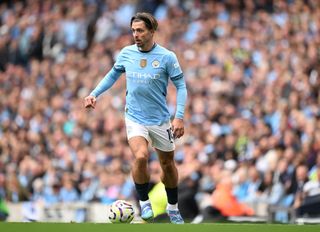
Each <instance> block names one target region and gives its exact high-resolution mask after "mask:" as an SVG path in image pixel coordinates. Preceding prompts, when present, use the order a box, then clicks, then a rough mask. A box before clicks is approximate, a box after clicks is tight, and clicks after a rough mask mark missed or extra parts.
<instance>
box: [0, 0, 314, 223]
mask: <svg viewBox="0 0 320 232" xmlns="http://www.w3.org/2000/svg"><path fill="white" fill-rule="evenodd" d="M137 11H148V12H151V13H153V14H154V15H155V16H156V18H157V19H158V20H159V31H158V33H157V35H156V41H157V42H158V43H159V44H161V45H163V46H165V47H168V48H169V49H171V50H174V51H175V53H176V54H177V56H178V58H179V61H180V63H181V66H182V69H183V71H184V75H185V79H186V82H187V88H188V104H187V109H186V117H185V125H186V128H185V129H186V133H185V135H184V137H183V138H181V139H180V140H177V141H176V142H177V149H176V157H175V158H176V161H177V164H178V169H179V174H180V182H179V183H180V184H179V191H180V193H179V194H180V195H179V196H180V199H179V208H180V209H181V213H182V215H183V216H184V217H185V218H186V219H190V220H192V219H193V218H195V217H196V216H197V215H199V214H201V215H202V216H203V217H204V219H205V220H210V219H217V218H221V217H228V216H243V215H266V212H267V209H268V207H269V206H271V205H279V206H284V207H294V208H295V209H296V210H297V213H298V215H306V214H308V215H314V214H319V209H320V207H309V204H310V202H312V203H311V204H313V206H314V205H315V204H320V199H319V196H320V108H319V106H320V77H319V71H320V65H319V61H320V2H319V1H317V0H305V1H298V0H296V1H295V0H283V1H272V0H264V1H255V0H246V1H233V0H220V1H204V0H194V1H191V0H185V1H183V0H180V1H179V0H174V1H169V0H167V1H166V0H147V1H142V0H127V1H126V0H105V1H103V0H82V1H80V0H77V1H75V0H66V1H55V0H42V1H40V0H24V1H1V3H0V96H1V97H0V199H5V200H6V201H9V202H24V201H31V202H37V201H41V202H44V203H45V204H48V205H49V204H52V203H56V202H78V201H81V202H93V201H96V202H101V203H104V204H109V203H111V202H113V201H114V200H116V199H128V200H134V199H135V196H134V191H133V190H134V185H133V182H132V180H131V176H130V162H131V161H132V160H133V157H132V154H131V151H130V149H129V147H128V145H127V140H126V133H125V127H124V121H123V111H124V105H125V102H124V100H125V78H124V77H122V78H121V79H120V80H119V81H118V82H117V83H116V84H115V86H113V87H112V89H111V90H110V91H108V92H107V93H106V94H104V95H103V96H102V97H100V99H99V100H98V104H97V107H96V109H94V110H86V109H85V108H84V106H83V98H84V97H85V96H87V95H88V94H89V93H90V91H91V90H92V89H93V88H94V87H95V86H96V84H97V83H98V81H99V80H100V79H101V78H102V77H103V76H104V75H105V74H106V72H107V71H108V70H109V69H110V68H111V67H112V64H113V61H114V59H115V57H116V56H117V53H118V52H119V50H120V49H121V48H122V47H124V46H126V45H129V44H131V43H132V42H133V41H132V38H131V37H132V35H131V31H130V27H129V23H130V18H131V16H132V15H133V14H134V13H135V12H137ZM169 92H170V94H169V95H168V105H169V107H170V110H171V113H172V115H174V111H175V93H174V88H173V87H172V85H171V86H170V91H169ZM150 152H151V157H150V167H152V168H153V169H154V171H155V172H156V173H159V172H158V171H159V170H157V166H156V165H153V162H154V161H155V160H156V159H157V157H156V154H155V153H154V152H153V151H152V149H150ZM155 179H157V178H155ZM157 180H158V179H157ZM315 208H317V210H315ZM9 213H14V212H9ZM276 214H277V215H276V216H275V217H276V219H277V220H278V221H282V222H287V221H288V217H287V216H288V215H286V214H283V213H282V212H276ZM2 215H4V216H3V218H5V214H4V213H2V214H1V207H0V218H1V216H2ZM79 220H85V217H82V219H79Z"/></svg>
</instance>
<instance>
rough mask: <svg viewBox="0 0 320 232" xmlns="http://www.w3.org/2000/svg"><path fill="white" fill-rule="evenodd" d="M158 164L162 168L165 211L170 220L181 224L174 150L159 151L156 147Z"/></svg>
mask: <svg viewBox="0 0 320 232" xmlns="http://www.w3.org/2000/svg"><path fill="white" fill-rule="evenodd" d="M156 151H157V153H158V156H159V161H160V166H161V168H162V177H161V180H162V182H163V184H164V185H165V189H166V193H167V198H168V205H167V213H168V215H169V217H170V221H171V222H172V223H175V224H183V223H184V221H183V219H182V217H181V215H180V212H179V209H178V170H177V167H176V165H175V162H174V158H173V157H174V151H169V152H165V151H161V150H159V149H156Z"/></svg>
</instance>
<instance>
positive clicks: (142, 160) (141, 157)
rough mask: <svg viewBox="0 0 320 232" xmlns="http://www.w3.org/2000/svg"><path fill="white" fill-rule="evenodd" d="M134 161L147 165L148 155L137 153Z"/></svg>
mask: <svg viewBox="0 0 320 232" xmlns="http://www.w3.org/2000/svg"><path fill="white" fill-rule="evenodd" d="M135 162H136V163H137V164H138V165H147V163H148V157H147V155H144V154H141V155H137V156H136V160H135Z"/></svg>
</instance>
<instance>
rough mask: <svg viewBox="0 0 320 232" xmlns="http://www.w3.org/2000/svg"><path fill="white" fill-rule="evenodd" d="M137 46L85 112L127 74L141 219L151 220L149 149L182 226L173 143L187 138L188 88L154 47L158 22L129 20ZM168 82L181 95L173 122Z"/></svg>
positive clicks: (146, 17)
mask: <svg viewBox="0 0 320 232" xmlns="http://www.w3.org/2000/svg"><path fill="white" fill-rule="evenodd" d="M130 25H131V30H132V34H133V38H134V41H135V44H134V45H130V46H126V47H124V48H123V49H122V50H121V52H120V53H119V55H118V57H117V59H116V62H115V64H114V66H113V68H112V69H111V70H110V71H109V72H108V73H107V74H106V76H105V77H104V78H103V79H102V80H101V81H100V83H99V84H98V85H97V87H96V88H95V89H94V90H93V91H92V92H91V93H90V95H89V96H87V97H86V98H85V100H84V101H85V107H86V108H94V107H95V105H96V98H97V97H98V96H99V95H100V94H102V93H103V92H104V91H106V90H108V89H109V88H110V87H111V86H112V85H113V84H114V83H115V82H116V81H117V79H118V78H119V77H120V75H121V74H122V73H126V83H127V92H126V107H125V123H126V131H127V137H128V143H129V146H130V149H131V151H132V153H133V154H134V157H135V161H134V162H133V165H132V176H133V180H134V182H135V187H136V190H137V194H138V198H139V203H140V206H141V218H142V219H143V220H145V221H152V220H153V217H154V215H153V211H152V207H151V203H150V200H149V197H148V185H149V173H148V158H149V154H148V144H149V143H150V144H151V145H152V146H153V147H154V148H155V150H156V152H157V154H158V157H159V162H160V165H161V168H162V178H161V179H162V182H163V183H164V185H165V190H166V193H167V198H168V204H167V213H168V215H169V217H170V221H171V223H175V224H182V223H184V221H183V219H182V217H181V215H180V212H179V209H178V189H177V185H178V171H177V168H176V166H175V163H174V149H175V144H174V139H176V138H180V137H181V136H182V135H183V134H184V122H183V117H184V109H185V104H186V99H187V90H186V84H185V81H184V77H183V73H182V71H181V68H180V65H179V62H178V60H177V57H176V55H175V54H174V53H173V52H172V51H169V50H167V49H166V48H164V47H162V46H160V45H159V44H157V43H156V42H155V41H154V34H155V31H156V30H157V27H158V22H157V20H156V19H155V18H154V17H153V16H152V15H151V14H149V13H145V12H142V13H137V14H136V15H134V16H133V17H132V18H131V23H130ZM169 79H170V80H171V81H172V82H173V84H174V85H175V87H176V89H177V101H176V102H177V106H176V113H175V117H174V119H173V120H172V122H171V121H170V114H169V111H168V107H167V103H166V96H167V86H168V81H169Z"/></svg>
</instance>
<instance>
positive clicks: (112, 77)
mask: <svg viewBox="0 0 320 232" xmlns="http://www.w3.org/2000/svg"><path fill="white" fill-rule="evenodd" d="M121 74H122V72H121V71H119V70H117V69H115V68H114V67H113V68H112V69H111V70H110V71H109V72H108V73H107V74H106V75H105V77H104V78H103V79H102V80H101V81H100V82H99V84H98V85H97V86H96V88H95V89H94V90H93V91H92V92H91V93H90V95H89V96H87V97H86V98H85V99H84V105H85V107H86V108H95V105H96V101H97V97H98V96H99V95H101V94H102V93H103V92H105V91H107V90H108V89H110V88H111V86H112V85H113V84H114V83H115V82H116V81H117V80H118V79H119V77H120V76H121Z"/></svg>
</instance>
